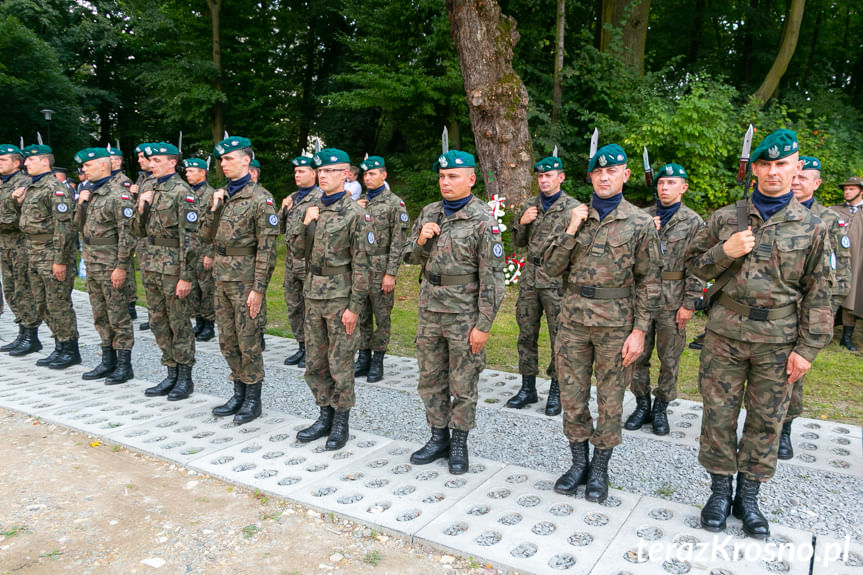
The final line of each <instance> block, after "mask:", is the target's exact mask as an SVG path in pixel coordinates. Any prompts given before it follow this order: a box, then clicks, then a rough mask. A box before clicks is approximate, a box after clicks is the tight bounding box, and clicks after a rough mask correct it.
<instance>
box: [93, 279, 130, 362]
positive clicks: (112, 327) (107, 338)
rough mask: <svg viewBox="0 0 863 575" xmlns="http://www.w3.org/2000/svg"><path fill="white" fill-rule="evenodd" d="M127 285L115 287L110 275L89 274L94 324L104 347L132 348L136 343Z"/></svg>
mask: <svg viewBox="0 0 863 575" xmlns="http://www.w3.org/2000/svg"><path fill="white" fill-rule="evenodd" d="M125 285H126V284H123V287H122V288H120V289H115V288H114V285H113V284H112V283H111V277H110V276H104V275H101V274H100V275H99V277H94V276H92V275H89V274H88V275H87V293H88V295H89V296H90V308H91V309H92V310H93V324H94V325H95V326H96V331H98V332H99V337H100V338H101V340H102V347H112V348H114V349H132V345H133V344H134V343H135V336H134V331H133V329H132V318H131V317H129V308H128V305H127V304H128V302H127V301H126V291H125Z"/></svg>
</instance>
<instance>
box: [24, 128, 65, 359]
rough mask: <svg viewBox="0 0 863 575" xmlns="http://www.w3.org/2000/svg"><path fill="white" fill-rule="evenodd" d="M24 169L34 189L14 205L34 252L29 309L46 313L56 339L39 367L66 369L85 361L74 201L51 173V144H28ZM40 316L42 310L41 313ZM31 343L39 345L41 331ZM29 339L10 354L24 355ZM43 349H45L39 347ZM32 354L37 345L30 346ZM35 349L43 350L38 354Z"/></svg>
mask: <svg viewBox="0 0 863 575" xmlns="http://www.w3.org/2000/svg"><path fill="white" fill-rule="evenodd" d="M23 151H24V157H25V160H24V166H25V167H26V168H27V173H28V174H30V178H31V179H32V181H31V183H30V185H29V186H28V187H27V188H26V189H25V188H18V189H17V190H15V191H14V192H13V193H12V196H11V199H10V200H9V202H14V201H17V203H18V204H19V205H20V209H21V216H20V219H19V221H18V227H19V228H20V229H21V231H22V232H23V233H24V234H25V235H26V236H27V252H28V254H29V266H28V270H29V272H30V289H31V290H32V294H33V299H32V301H31V304H30V305H33V306H35V307H36V309H37V310H40V311H41V312H42V313H44V314H45V321H46V322H47V323H48V327H49V328H51V333H52V335H53V336H54V339H55V341H56V347H55V349H54V352H53V353H52V354H51V355H49V356H48V357H47V358H43V360H44V361H43V360H39V361H41V362H42V363H41V364H40V363H39V362H37V365H47V366H48V367H50V368H51V369H64V368H67V367H69V366H72V365H76V364H79V363H81V354H80V353H79V351H78V323H77V320H76V318H75V309H74V308H73V307H72V285H73V284H74V281H75V229H74V224H73V223H72V216H73V214H74V212H75V201H74V200H73V199H72V197H71V196H70V195H69V193H68V192H67V191H66V187H65V186H64V185H63V184H61V183H60V182H58V181H57V178H55V177H54V174H52V173H51V168H52V164H53V163H54V154H53V152H52V150H51V148H49V147H48V146H43V145H41V144H40V145H34V146H28V147H27V148H25V149H24V150H23ZM37 313H39V312H37ZM31 331H32V333H31V334H30V337H31V340H35V342H36V344H38V338H37V336H36V328H35V327H34V328H32V330H31ZM27 346H28V343H27V336H26V335H25V339H24V340H22V341H21V344H20V345H19V346H18V347H17V348H15V349H14V350H12V351H11V352H10V353H9V354H10V355H24V354H25V353H28V351H27ZM38 347H39V348H41V345H39V346H38ZM31 350H32V347H31ZM33 351H38V349H37V350H33Z"/></svg>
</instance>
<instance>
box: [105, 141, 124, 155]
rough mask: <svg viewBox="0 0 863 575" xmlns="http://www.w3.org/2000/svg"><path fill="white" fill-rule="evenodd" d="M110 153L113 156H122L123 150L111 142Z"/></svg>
mask: <svg viewBox="0 0 863 575" xmlns="http://www.w3.org/2000/svg"><path fill="white" fill-rule="evenodd" d="M108 154H110V155H111V156H122V155H123V152H122V151H121V150H120V148H115V147H114V146H112V145H110V144H109V145H108Z"/></svg>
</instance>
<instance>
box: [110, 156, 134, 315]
mask: <svg viewBox="0 0 863 575" xmlns="http://www.w3.org/2000/svg"><path fill="white" fill-rule="evenodd" d="M108 153H109V154H110V156H111V185H112V187H118V186H119V187H121V188H125V190H126V192H127V193H131V188H132V179H131V178H130V177H129V176H127V175H126V173H125V172H124V171H123V152H122V151H121V150H120V148H115V147H113V146H111V145H109V146H108ZM133 199H134V198H133ZM123 293H125V294H126V301H127V302H128V306H127V308H128V310H129V317H131V318H132V319H138V311H137V310H136V309H135V305H136V304H137V302H138V289H137V286H136V285H135V246H134V245H132V251H131V253H130V254H129V259H128V261H127V263H126V284H125V285H124V286H123Z"/></svg>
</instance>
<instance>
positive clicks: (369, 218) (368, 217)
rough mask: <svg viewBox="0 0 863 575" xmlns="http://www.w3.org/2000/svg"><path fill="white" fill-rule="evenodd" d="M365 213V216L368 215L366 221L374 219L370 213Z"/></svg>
mask: <svg viewBox="0 0 863 575" xmlns="http://www.w3.org/2000/svg"><path fill="white" fill-rule="evenodd" d="M364 215H365V217H366V221H367V222H370V221H372V217H371V216H370V215H368V214H364Z"/></svg>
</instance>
